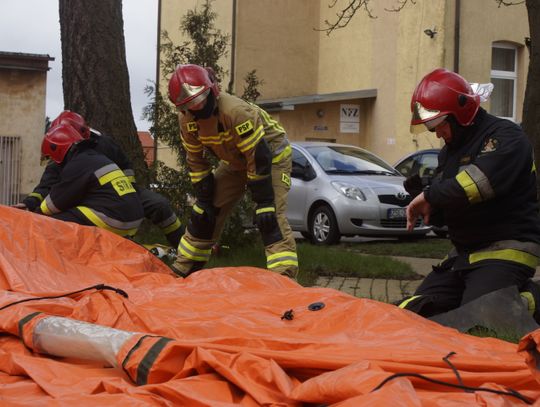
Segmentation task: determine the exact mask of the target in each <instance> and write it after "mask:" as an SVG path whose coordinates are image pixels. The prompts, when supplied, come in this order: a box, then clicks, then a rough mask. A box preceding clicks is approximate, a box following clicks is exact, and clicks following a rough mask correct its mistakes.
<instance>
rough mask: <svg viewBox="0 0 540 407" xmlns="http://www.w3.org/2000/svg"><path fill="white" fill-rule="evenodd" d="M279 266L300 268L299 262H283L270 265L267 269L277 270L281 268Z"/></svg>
mask: <svg viewBox="0 0 540 407" xmlns="http://www.w3.org/2000/svg"><path fill="white" fill-rule="evenodd" d="M279 266H296V267H298V260H296V261H295V260H283V261H278V262H276V263H272V264H268V265H267V267H268V268H269V269H275V268H276V267H279Z"/></svg>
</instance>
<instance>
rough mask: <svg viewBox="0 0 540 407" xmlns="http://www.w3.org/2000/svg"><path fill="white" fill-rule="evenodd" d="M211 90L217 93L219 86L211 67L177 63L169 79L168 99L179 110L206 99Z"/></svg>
mask: <svg viewBox="0 0 540 407" xmlns="http://www.w3.org/2000/svg"><path fill="white" fill-rule="evenodd" d="M210 92H212V93H213V94H214V96H216V97H217V96H218V95H219V87H218V84H217V81H216V78H215V75H214V71H213V70H212V69H211V68H203V67H202V66H199V65H193V64H187V65H178V66H177V67H176V70H175V71H174V73H173V74H172V76H171V79H170V80H169V99H170V101H171V102H172V103H174V105H175V106H177V107H178V108H179V109H180V110H184V111H185V110H188V109H189V108H190V107H192V106H195V105H198V104H199V103H201V102H202V101H204V100H205V99H206V97H207V96H208V94H209V93H210Z"/></svg>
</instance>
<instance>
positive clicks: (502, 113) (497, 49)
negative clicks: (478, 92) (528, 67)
mask: <svg viewBox="0 0 540 407" xmlns="http://www.w3.org/2000/svg"><path fill="white" fill-rule="evenodd" d="M491 82H492V83H493V85H494V86H495V88H494V89H493V93H492V94H491V97H490V100H491V104H490V113H491V114H493V115H495V116H499V117H503V118H505V119H510V120H513V121H515V120H516V89H517V47H515V46H514V45H511V44H504V43H493V46H492V48H491Z"/></svg>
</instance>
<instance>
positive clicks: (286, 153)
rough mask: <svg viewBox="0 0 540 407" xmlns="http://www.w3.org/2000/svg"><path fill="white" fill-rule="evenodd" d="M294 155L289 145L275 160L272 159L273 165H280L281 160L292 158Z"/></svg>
mask: <svg viewBox="0 0 540 407" xmlns="http://www.w3.org/2000/svg"><path fill="white" fill-rule="evenodd" d="M291 153H292V148H291V146H290V145H288V146H287V147H285V148H284V149H283V151H282V152H281V153H279V154H278V155H276V156H275V157H274V158H272V164H275V163H278V162H280V161H281V160H283V159H284V158H286V157H288V156H290V155H291Z"/></svg>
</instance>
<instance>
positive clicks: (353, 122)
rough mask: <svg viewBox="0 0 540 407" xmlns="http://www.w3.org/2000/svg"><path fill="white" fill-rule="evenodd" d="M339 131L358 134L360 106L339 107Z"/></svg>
mask: <svg viewBox="0 0 540 407" xmlns="http://www.w3.org/2000/svg"><path fill="white" fill-rule="evenodd" d="M339 131H340V132H341V133H360V105H340V108H339Z"/></svg>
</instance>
